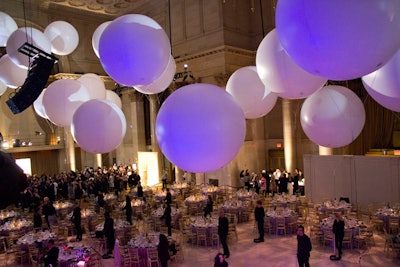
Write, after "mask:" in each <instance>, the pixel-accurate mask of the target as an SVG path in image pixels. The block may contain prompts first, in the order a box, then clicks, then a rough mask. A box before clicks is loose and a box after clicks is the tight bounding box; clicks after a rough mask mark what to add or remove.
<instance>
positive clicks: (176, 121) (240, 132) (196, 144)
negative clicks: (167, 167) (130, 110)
mask: <svg viewBox="0 0 400 267" xmlns="http://www.w3.org/2000/svg"><path fill="white" fill-rule="evenodd" d="M245 133H246V122H245V118H244V115H243V111H242V109H241V108H240V107H239V106H238V104H236V102H235V101H234V100H233V98H232V96H231V95H229V94H228V93H227V92H226V91H225V90H223V89H222V88H220V87H218V86H215V85H211V84H200V83H198V84H191V85H187V86H184V87H182V88H180V89H179V90H176V91H175V92H174V93H172V94H171V95H170V96H169V97H168V98H167V99H166V100H165V102H164V103H163V105H162V106H161V108H160V111H159V113H158V116H157V120H156V135H157V140H158V143H159V146H160V149H161V151H162V152H163V153H164V155H165V156H166V157H167V158H168V159H169V160H170V161H171V162H173V163H174V164H176V165H177V166H178V167H179V168H181V169H184V170H186V171H190V172H210V171H215V170H217V169H220V168H222V167H224V166H225V165H226V164H228V163H229V162H230V161H231V160H232V159H233V158H234V157H235V156H236V154H237V153H238V152H239V150H240V148H241V146H242V145H243V142H244V137H245Z"/></svg>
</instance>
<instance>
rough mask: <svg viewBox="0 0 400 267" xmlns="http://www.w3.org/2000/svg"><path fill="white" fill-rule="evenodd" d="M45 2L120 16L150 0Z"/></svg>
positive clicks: (46, 0)
mask: <svg viewBox="0 0 400 267" xmlns="http://www.w3.org/2000/svg"><path fill="white" fill-rule="evenodd" d="M44 2H45V3H46V4H50V5H60V6H63V7H70V8H76V9H80V10H81V11H89V12H95V13H100V14H107V15H112V16H120V15H123V14H127V13H130V12H132V11H133V10H135V9H136V8H138V7H139V6H141V5H142V4H143V3H145V2H149V0H45V1H44Z"/></svg>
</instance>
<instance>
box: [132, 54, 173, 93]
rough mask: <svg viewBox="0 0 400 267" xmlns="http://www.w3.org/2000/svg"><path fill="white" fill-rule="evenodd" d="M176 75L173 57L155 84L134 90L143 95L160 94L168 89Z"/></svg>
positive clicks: (136, 87) (137, 87)
mask: <svg viewBox="0 0 400 267" xmlns="http://www.w3.org/2000/svg"><path fill="white" fill-rule="evenodd" d="M175 73H176V64H175V59H174V57H173V56H172V55H171V56H170V57H169V62H168V65H167V67H166V68H165V70H164V72H163V73H162V74H161V75H160V77H158V78H157V79H156V80H155V81H154V82H152V83H151V84H149V85H142V86H134V88H135V89H136V90H137V91H138V92H140V93H142V94H148V95H151V94H158V93H161V92H162V91H164V90H165V89H167V88H168V86H169V85H170V84H171V82H172V81H173V79H174V76H175Z"/></svg>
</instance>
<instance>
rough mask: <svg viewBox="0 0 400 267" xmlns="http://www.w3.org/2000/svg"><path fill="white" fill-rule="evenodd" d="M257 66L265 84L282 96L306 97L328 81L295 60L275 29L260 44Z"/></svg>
mask: <svg viewBox="0 0 400 267" xmlns="http://www.w3.org/2000/svg"><path fill="white" fill-rule="evenodd" d="M256 66H257V72H258V75H259V76H260V79H261V81H262V82H263V83H264V84H265V86H266V87H267V88H268V89H270V90H271V91H272V92H274V93H276V94H277V95H278V96H280V97H282V98H288V99H301V98H306V97H307V96H309V95H311V94H312V93H314V92H315V91H317V90H319V89H321V87H322V86H323V85H324V84H325V83H326V79H325V78H321V77H319V76H315V75H312V74H311V73H309V72H306V71H305V70H303V69H302V68H300V67H299V66H298V65H297V64H296V63H294V62H293V60H292V59H291V58H290V57H289V56H288V55H287V53H286V51H285V50H284V49H283V47H282V45H281V44H280V42H279V40H278V35H277V33H276V30H275V29H273V30H272V31H271V32H270V33H268V34H267V36H265V37H264V39H263V40H262V41H261V43H260V45H259V46H258V49H257V55H256Z"/></svg>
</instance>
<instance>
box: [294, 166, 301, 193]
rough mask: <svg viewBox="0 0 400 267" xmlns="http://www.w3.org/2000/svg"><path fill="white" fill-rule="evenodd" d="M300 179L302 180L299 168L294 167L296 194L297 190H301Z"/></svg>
mask: <svg viewBox="0 0 400 267" xmlns="http://www.w3.org/2000/svg"><path fill="white" fill-rule="evenodd" d="M299 181H300V175H299V169H297V168H296V169H294V176H293V195H296V194H297V192H298V191H299Z"/></svg>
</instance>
